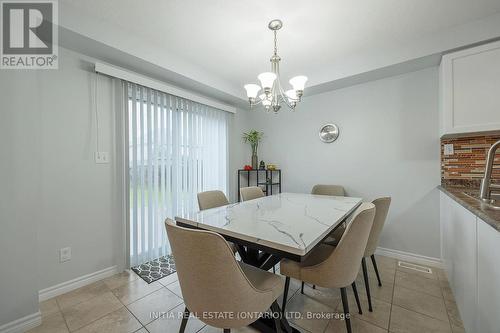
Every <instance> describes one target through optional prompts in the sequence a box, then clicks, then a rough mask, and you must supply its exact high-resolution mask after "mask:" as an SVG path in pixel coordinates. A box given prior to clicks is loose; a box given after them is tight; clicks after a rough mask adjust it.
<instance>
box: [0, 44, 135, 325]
mask: <svg viewBox="0 0 500 333" xmlns="http://www.w3.org/2000/svg"><path fill="white" fill-rule="evenodd" d="M59 54H60V56H59V61H60V63H59V70H45V71H21V70H19V71H16V70H10V71H7V70H4V71H2V73H1V76H0V94H1V97H0V100H1V101H2V106H1V121H0V127H1V129H0V151H1V156H2V163H0V168H1V172H0V175H1V177H2V178H1V184H2V185H1V187H2V191H1V192H0V193H1V200H0V205H1V209H0V214H1V215H0V216H1V226H2V231H1V232H0V235H1V242H0V244H1V251H0V260H1V261H0V266H1V267H2V273H1V279H0V308H1V311H0V325H2V324H4V323H7V322H10V321H12V320H15V319H17V318H20V317H22V316H25V315H28V314H32V313H35V312H37V311H38V291H39V290H41V289H44V288H47V287H51V286H54V285H56V284H58V283H61V282H65V281H68V280H71V279H74V278H77V277H80V276H82V275H85V274H89V273H93V272H96V271H98V270H101V269H104V268H108V267H112V266H115V265H122V264H123V258H124V255H125V254H124V253H123V251H122V250H121V246H122V244H123V228H122V226H123V222H122V220H121V219H120V216H121V210H120V209H119V206H118V205H119V202H120V201H119V197H118V193H117V188H118V186H117V181H118V180H117V179H116V175H117V173H116V172H115V165H116V164H115V163H116V160H115V156H116V148H115V147H117V142H116V141H115V139H114V137H115V134H114V131H115V128H114V126H115V112H114V110H115V108H114V106H113V102H114V98H115V96H114V94H113V92H114V90H113V89H112V88H113V86H112V84H111V82H112V81H111V79H110V78H108V77H100V82H99V85H100V89H99V91H100V93H99V94H100V97H99V101H100V103H99V105H100V106H99V122H100V141H101V143H100V147H101V150H103V151H108V152H110V153H111V163H109V164H101V165H98V164H95V163H94V160H93V153H94V151H95V150H96V148H95V140H96V136H95V117H94V109H93V103H92V97H93V84H94V82H95V81H94V80H95V74H94V73H92V66H91V62H93V60H92V59H90V58H86V57H83V56H80V55H78V54H75V53H73V52H71V51H68V50H65V49H63V48H61V49H60V53H59ZM66 246H71V248H72V259H71V261H69V262H66V263H62V264H61V263H59V249H60V248H62V247H66Z"/></svg>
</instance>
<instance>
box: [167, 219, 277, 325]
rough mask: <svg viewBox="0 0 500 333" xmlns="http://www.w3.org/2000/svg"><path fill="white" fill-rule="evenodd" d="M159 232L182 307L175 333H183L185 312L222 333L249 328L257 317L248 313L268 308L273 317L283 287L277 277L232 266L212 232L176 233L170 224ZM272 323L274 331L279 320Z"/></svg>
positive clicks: (178, 229) (221, 241) (181, 230)
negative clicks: (164, 236) (164, 232)
mask: <svg viewBox="0 0 500 333" xmlns="http://www.w3.org/2000/svg"><path fill="white" fill-rule="evenodd" d="M165 227H166V229H167V235H168V240H169V242H170V245H171V247H172V254H173V256H174V260H175V267H176V270H177V275H178V277H179V284H180V287H181V291H182V296H183V298H184V303H185V305H186V308H185V311H184V317H183V319H182V322H181V327H180V331H179V332H184V329H185V328H186V325H187V320H188V317H189V314H190V313H192V314H193V315H195V316H196V317H198V318H199V319H200V320H201V321H202V322H204V323H205V324H207V325H210V326H214V327H217V328H222V329H224V332H229V331H230V329H232V328H240V327H243V326H247V325H249V324H251V323H252V322H254V321H255V320H257V319H258V318H257V317H256V316H257V315H250V314H255V313H262V312H264V311H266V310H268V309H269V308H271V311H272V312H273V313H274V314H276V315H274V317H279V316H278V314H279V313H280V312H281V310H280V308H279V306H278V304H277V302H276V299H277V298H278V297H279V295H280V294H281V291H282V290H283V289H282V288H283V286H284V284H283V279H282V278H281V277H280V276H278V275H275V274H272V273H269V272H266V271H263V270H260V269H258V268H255V267H253V266H249V265H246V264H244V263H241V262H238V261H236V259H235V258H234V256H233V254H232V252H231V248H230V247H229V245H228V243H227V242H226V240H225V239H224V238H223V237H222V236H221V235H219V234H217V233H215V232H211V231H205V230H196V229H188V228H182V227H179V226H177V225H175V224H174V222H173V221H172V220H171V219H167V220H166V221H165ZM226 313H227V314H228V315H227V316H219V315H212V316H210V315H208V316H207V315H206V314H226ZM241 313H244V314H249V315H248V316H247V315H245V316H239V315H238V314H241ZM230 314H232V315H230ZM275 322H276V324H277V327H278V328H279V329H280V328H281V325H280V324H279V318H276V321H275Z"/></svg>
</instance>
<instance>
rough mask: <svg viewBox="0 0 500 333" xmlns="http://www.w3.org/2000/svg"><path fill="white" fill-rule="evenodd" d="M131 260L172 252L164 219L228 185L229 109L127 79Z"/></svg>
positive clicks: (188, 209) (179, 212)
mask: <svg viewBox="0 0 500 333" xmlns="http://www.w3.org/2000/svg"><path fill="white" fill-rule="evenodd" d="M127 90H128V94H127V96H128V97H127V103H126V105H127V114H128V138H129V151H128V156H129V159H128V163H129V189H130V198H129V207H130V219H129V220H130V232H129V235H130V237H129V238H130V244H129V245H130V264H131V265H132V266H134V265H137V264H141V263H143V262H145V261H148V260H151V259H155V258H158V257H160V256H162V255H167V254H169V253H170V247H169V245H168V240H167V236H166V233H165V227H164V221H165V218H167V217H170V218H174V217H175V215H179V214H183V213H186V212H188V211H193V210H197V209H198V202H197V198H196V194H197V193H198V192H201V191H206V190H215V189H218V190H221V191H224V192H225V193H227V188H228V171H227V163H228V156H227V151H228V123H229V117H230V116H231V115H230V114H229V113H228V112H225V111H221V110H218V109H215V108H212V107H210V106H207V105H203V104H200V103H196V102H193V101H190V100H186V99H183V98H180V97H176V96H172V95H169V94H166V93H163V92H159V91H156V90H153V89H150V88H146V87H143V86H139V85H136V84H133V83H128V86H127Z"/></svg>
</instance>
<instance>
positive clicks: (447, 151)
mask: <svg viewBox="0 0 500 333" xmlns="http://www.w3.org/2000/svg"><path fill="white" fill-rule="evenodd" d="M444 154H445V155H453V154H454V151H453V144H452V143H448V144H446V145H444Z"/></svg>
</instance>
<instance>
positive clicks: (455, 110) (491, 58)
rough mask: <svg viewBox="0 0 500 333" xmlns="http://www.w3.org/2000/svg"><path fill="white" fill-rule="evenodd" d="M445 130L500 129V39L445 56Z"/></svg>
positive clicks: (443, 80)
mask: <svg viewBox="0 0 500 333" xmlns="http://www.w3.org/2000/svg"><path fill="white" fill-rule="evenodd" d="M440 85H441V87H440V88H441V94H442V96H441V98H442V101H441V107H442V120H441V121H442V126H443V128H442V134H451V133H469V132H480V131H492V130H500V94H499V92H500V88H499V87H500V42H495V43H490V44H486V45H481V46H478V47H474V48H470V49H467V50H463V51H458V52H454V53H450V54H447V55H445V56H443V59H442V62H441V82H440Z"/></svg>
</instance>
